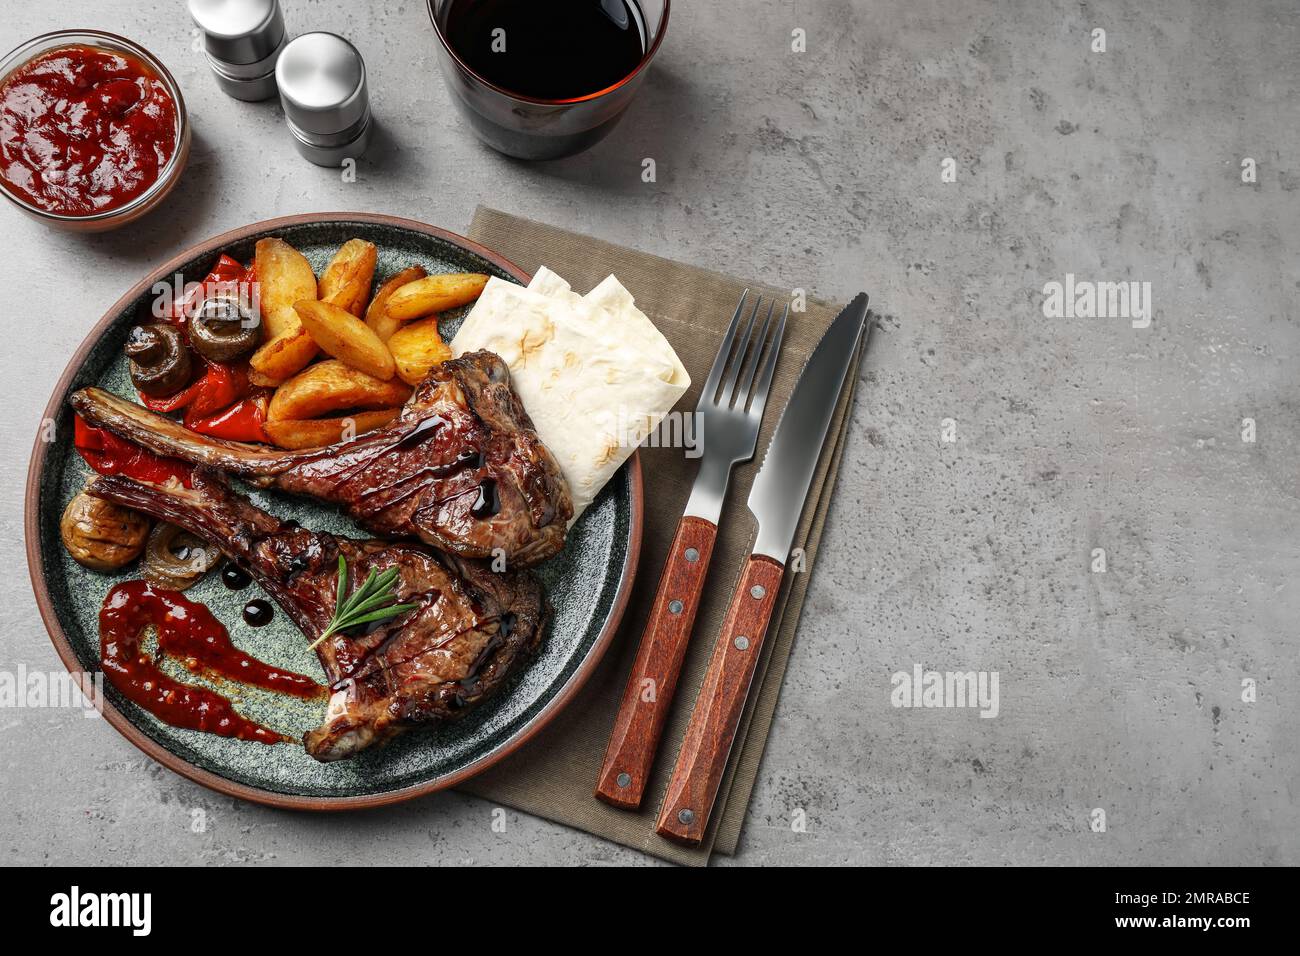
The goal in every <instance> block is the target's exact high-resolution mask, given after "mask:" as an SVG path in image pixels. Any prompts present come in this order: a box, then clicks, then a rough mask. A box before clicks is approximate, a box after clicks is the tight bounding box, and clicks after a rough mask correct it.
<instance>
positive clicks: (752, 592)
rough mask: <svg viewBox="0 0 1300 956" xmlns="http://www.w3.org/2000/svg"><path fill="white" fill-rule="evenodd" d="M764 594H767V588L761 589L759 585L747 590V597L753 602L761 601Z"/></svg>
mask: <svg viewBox="0 0 1300 956" xmlns="http://www.w3.org/2000/svg"><path fill="white" fill-rule="evenodd" d="M766 593H767V588H765V587H763V585H761V584H755V585H754V586H753V587H752V588H750V589H749V596H750V597H752V598H753V599H754V600H755V601H760V600H762V599H763V595H764V594H766Z"/></svg>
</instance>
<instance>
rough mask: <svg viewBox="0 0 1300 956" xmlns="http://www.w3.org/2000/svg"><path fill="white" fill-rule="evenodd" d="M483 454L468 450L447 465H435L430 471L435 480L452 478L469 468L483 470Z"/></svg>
mask: <svg viewBox="0 0 1300 956" xmlns="http://www.w3.org/2000/svg"><path fill="white" fill-rule="evenodd" d="M482 467H483V453H482V452H481V451H477V450H475V449H466V450H465V451H462V452H461V453H460V454H458V455H457V456H456V457H455V458H454V459H453V460H451V461H449V462H447V464H445V465H433V466H432V467H430V468H429V469H428V472H429V474H431V475H432V476H433V477H434V478H450V477H451V476H452V475H456V474H459V473H460V472H462V471H465V470H466V469H467V468H482Z"/></svg>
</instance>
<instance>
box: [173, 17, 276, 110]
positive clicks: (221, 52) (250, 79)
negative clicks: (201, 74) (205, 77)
mask: <svg viewBox="0 0 1300 956" xmlns="http://www.w3.org/2000/svg"><path fill="white" fill-rule="evenodd" d="M189 7H190V16H191V17H192V18H193V20H194V23H195V25H197V26H198V28H199V29H200V30H202V31H203V49H204V51H205V52H206V54H207V57H208V66H210V67H212V72H213V73H215V74H216V77H217V85H218V86H220V87H221V88H222V89H223V90H225V91H226V93H228V94H229V95H230V96H233V97H235V98H236V99H239V100H249V101H256V100H265V99H269V98H270V97H272V96H274V95H275V64H276V60H277V59H278V58H279V56H280V53H281V51H282V50H283V49H284V47H285V44H286V42H287V41H288V36H287V34H286V33H285V29H284V15H283V14H282V13H281V12H280V3H279V0H189Z"/></svg>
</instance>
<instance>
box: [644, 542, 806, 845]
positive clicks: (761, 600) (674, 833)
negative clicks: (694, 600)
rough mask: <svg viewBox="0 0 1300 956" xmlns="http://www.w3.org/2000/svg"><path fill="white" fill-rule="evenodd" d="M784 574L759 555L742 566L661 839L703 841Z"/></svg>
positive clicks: (662, 820) (671, 789) (668, 800)
mask: <svg viewBox="0 0 1300 956" xmlns="http://www.w3.org/2000/svg"><path fill="white" fill-rule="evenodd" d="M784 574H785V566H784V565H782V564H780V563H779V562H777V561H774V560H773V559H771V558H769V557H765V556H763V555H750V557H749V561H748V562H747V563H746V564H745V570H744V573H742V574H741V576H740V584H739V585H738V586H737V587H736V593H735V596H734V597H733V598H732V599H731V608H730V609H729V610H728V611H727V617H726V620H725V621H724V622H723V625H722V633H721V634H720V635H719V636H718V643H717V645H716V646H715V647H714V649H713V658H712V660H710V661H709V669H708V671H707V672H706V673H705V675H704V683H703V684H702V685H700V696H699V698H698V699H697V700H696V701H695V710H694V711H692V713H691V722H690V724H689V725H688V726H687V728H686V738H685V739H684V740H683V741H682V750H681V753H680V754H678V756H677V766H676V767H674V768H673V776H672V779H671V780H670V781H669V782H668V790H667V792H666V793H665V794H664V802H663V806H662V807H661V808H660V811H659V825H658V826H657V827H656V828H655V830H656V832H657V833H658V834H659V835H660V836H665V837H668V838H669V839H670V840H676V841H677V842H678V843H685V844H687V845H688V846H695V845H696V844H698V843H699V842H700V840H702V839H703V838H704V833H705V830H706V829H707V827H708V823H709V814H710V813H711V812H712V811H713V803H714V800H715V799H716V798H717V796H718V787H719V786H720V785H721V783H722V774H723V772H724V771H725V770H726V769H727V758H728V756H730V754H731V745H732V743H733V741H735V739H736V727H737V726H739V724H740V715H741V714H742V713H743V712H744V710H745V700H746V698H747V697H749V687H750V684H751V683H752V682H753V680H754V670H755V668H756V667H757V666H758V654H759V651H761V650H762V648H763V639H764V638H765V637H766V636H767V625H768V623H769V622H770V621H771V620H772V608H773V606H774V605H775V604H776V596H777V592H778V591H780V589H781V578H782V576H783V575H784Z"/></svg>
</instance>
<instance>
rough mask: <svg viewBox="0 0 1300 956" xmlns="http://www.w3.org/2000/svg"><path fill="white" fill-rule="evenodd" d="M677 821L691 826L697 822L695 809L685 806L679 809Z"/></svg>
mask: <svg viewBox="0 0 1300 956" xmlns="http://www.w3.org/2000/svg"><path fill="white" fill-rule="evenodd" d="M677 822H678V823H681V824H683V825H685V826H690V825H691V824H692V823H694V822H695V811H694V810H690V809H686V808H683V809H681V810H678V811H677Z"/></svg>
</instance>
